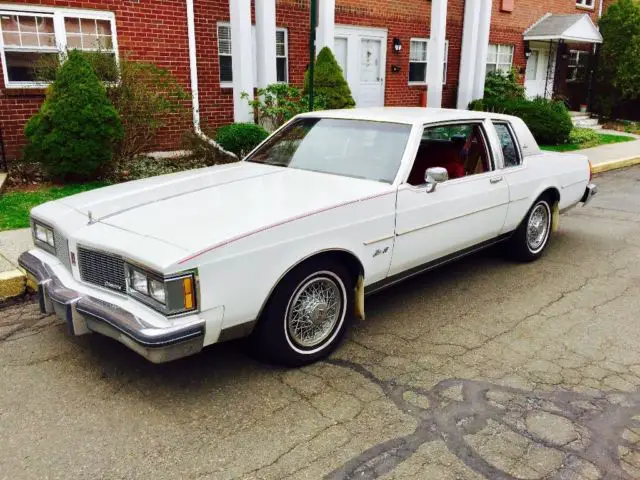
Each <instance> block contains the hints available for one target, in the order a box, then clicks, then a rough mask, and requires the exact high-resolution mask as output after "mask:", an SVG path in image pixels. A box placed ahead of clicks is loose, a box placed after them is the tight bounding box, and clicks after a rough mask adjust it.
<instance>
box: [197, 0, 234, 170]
mask: <svg viewBox="0 0 640 480" xmlns="http://www.w3.org/2000/svg"><path fill="white" fill-rule="evenodd" d="M187 37H188V39H189V72H190V75H191V110H192V113H193V131H194V132H195V134H196V135H197V136H198V137H200V138H201V139H202V140H204V141H205V142H207V143H208V144H209V145H211V146H212V147H214V148H215V149H216V150H218V151H220V152H221V153H224V154H225V155H229V156H230V157H232V158H235V159H238V156H237V155H236V154H235V153H233V152H229V151H227V150H225V149H224V148H222V146H221V145H220V144H219V143H218V142H216V141H214V140H213V139H211V138H210V137H208V136H207V135H205V134H204V132H203V131H202V129H201V128H200V99H199V96H198V60H197V56H196V21H195V14H194V10H193V0H187ZM238 160H239V159H238Z"/></svg>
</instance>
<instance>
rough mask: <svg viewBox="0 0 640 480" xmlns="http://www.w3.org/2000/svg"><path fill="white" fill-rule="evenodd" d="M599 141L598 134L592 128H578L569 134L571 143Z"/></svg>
mask: <svg viewBox="0 0 640 480" xmlns="http://www.w3.org/2000/svg"><path fill="white" fill-rule="evenodd" d="M596 140H598V134H597V133H596V131H595V130H592V129H591V128H579V127H576V128H574V129H573V130H571V133H570V134H569V143H577V144H582V143H589V142H594V141H596Z"/></svg>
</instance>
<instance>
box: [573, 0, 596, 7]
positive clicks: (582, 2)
mask: <svg viewBox="0 0 640 480" xmlns="http://www.w3.org/2000/svg"><path fill="white" fill-rule="evenodd" d="M594 4H595V0H576V6H578V7H586V8H593V6H594Z"/></svg>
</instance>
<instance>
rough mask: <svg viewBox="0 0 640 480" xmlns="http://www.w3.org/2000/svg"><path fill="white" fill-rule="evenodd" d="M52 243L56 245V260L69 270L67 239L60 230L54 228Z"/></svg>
mask: <svg viewBox="0 0 640 480" xmlns="http://www.w3.org/2000/svg"><path fill="white" fill-rule="evenodd" d="M53 243H54V245H55V246H56V257H58V260H60V261H61V262H62V264H63V265H64V266H65V267H67V270H71V262H70V261H69V241H68V240H67V239H66V237H65V236H64V235H62V234H61V233H60V232H58V231H57V230H54V231H53Z"/></svg>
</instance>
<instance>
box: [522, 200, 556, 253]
mask: <svg viewBox="0 0 640 480" xmlns="http://www.w3.org/2000/svg"><path fill="white" fill-rule="evenodd" d="M550 219H551V215H550V212H549V207H548V206H547V204H546V203H539V204H538V205H536V206H535V208H534V209H533V211H532V212H531V215H529V221H528V222H527V246H528V247H529V250H530V251H531V252H532V253H537V252H539V251H540V250H542V249H543V248H544V245H545V243H546V241H547V237H548V236H549V228H550V223H551V222H550Z"/></svg>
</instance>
